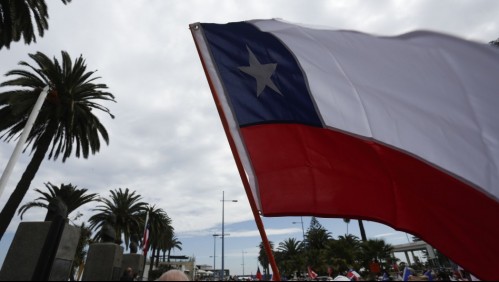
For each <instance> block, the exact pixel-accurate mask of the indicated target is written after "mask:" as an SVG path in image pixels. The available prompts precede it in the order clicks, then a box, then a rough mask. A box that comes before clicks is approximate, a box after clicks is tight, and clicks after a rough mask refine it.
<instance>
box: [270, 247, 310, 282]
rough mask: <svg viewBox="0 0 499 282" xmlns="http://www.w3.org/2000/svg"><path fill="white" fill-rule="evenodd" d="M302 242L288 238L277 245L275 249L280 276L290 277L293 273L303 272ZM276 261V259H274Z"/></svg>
mask: <svg viewBox="0 0 499 282" xmlns="http://www.w3.org/2000/svg"><path fill="white" fill-rule="evenodd" d="M302 250H303V245H302V242H301V241H299V240H296V239H295V238H288V239H287V240H284V241H283V242H280V243H279V246H278V247H277V251H278V255H276V257H279V258H280V259H279V262H280V263H279V272H280V273H281V274H282V275H286V276H288V277H289V276H291V275H293V274H294V273H295V272H297V271H298V272H300V271H301V270H303V264H304V260H303V259H302V258H303V256H302ZM276 260H277V259H276Z"/></svg>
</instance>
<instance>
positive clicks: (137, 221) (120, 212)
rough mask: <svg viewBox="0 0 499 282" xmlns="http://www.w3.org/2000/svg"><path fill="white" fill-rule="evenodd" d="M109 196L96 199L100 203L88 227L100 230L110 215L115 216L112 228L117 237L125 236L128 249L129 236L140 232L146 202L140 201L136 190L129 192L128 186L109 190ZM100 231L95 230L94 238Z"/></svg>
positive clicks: (97, 236) (98, 235) (140, 197)
mask: <svg viewBox="0 0 499 282" xmlns="http://www.w3.org/2000/svg"><path fill="white" fill-rule="evenodd" d="M109 192H110V193H111V194H110V196H109V198H101V199H99V200H98V201H99V202H100V203H101V204H100V205H98V206H97V207H96V208H95V209H94V211H96V212H97V214H94V215H93V216H92V217H90V219H89V221H90V228H91V229H92V230H98V231H100V230H101V229H102V227H103V225H104V224H105V223H106V221H107V219H108V218H109V216H110V215H114V216H115V217H116V223H115V226H114V229H115V231H116V236H117V239H120V238H121V236H123V237H124V238H125V247H126V249H127V250H128V247H129V245H130V237H131V236H132V235H133V234H142V233H140V231H143V225H144V218H143V215H144V213H145V212H146V211H147V203H145V202H142V196H140V195H139V194H136V191H133V192H131V191H130V190H129V189H128V188H126V189H125V190H122V189H121V188H119V189H117V190H110V191H109ZM99 239H101V238H100V232H96V234H95V237H94V240H99Z"/></svg>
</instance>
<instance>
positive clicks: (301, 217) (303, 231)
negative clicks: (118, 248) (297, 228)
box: [293, 216, 305, 241]
mask: <svg viewBox="0 0 499 282" xmlns="http://www.w3.org/2000/svg"><path fill="white" fill-rule="evenodd" d="M300 219H301V220H300V221H301V233H302V235H303V241H305V229H304V228H303V216H300ZM298 223H300V222H293V224H298Z"/></svg>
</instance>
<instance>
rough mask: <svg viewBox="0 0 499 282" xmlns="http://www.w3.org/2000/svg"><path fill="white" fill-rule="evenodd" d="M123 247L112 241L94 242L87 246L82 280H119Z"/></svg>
mask: <svg viewBox="0 0 499 282" xmlns="http://www.w3.org/2000/svg"><path fill="white" fill-rule="evenodd" d="M122 261H123V248H122V247H120V246H119V245H117V244H114V243H95V244H92V245H90V247H89V248H88V255H87V261H86V263H85V271H84V272H83V277H82V281H119V280H120V277H121V274H122V271H121V264H122Z"/></svg>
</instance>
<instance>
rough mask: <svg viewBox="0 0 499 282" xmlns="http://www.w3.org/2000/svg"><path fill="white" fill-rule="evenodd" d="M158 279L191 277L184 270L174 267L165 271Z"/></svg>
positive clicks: (181, 279) (187, 279) (171, 279)
mask: <svg viewBox="0 0 499 282" xmlns="http://www.w3.org/2000/svg"><path fill="white" fill-rule="evenodd" d="M156 281H189V278H188V277H187V275H185V273H184V272H183V271H180V270H177V269H172V270H168V271H167V272H165V273H163V274H162V275H161V276H160V277H159V278H158V280H156Z"/></svg>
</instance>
